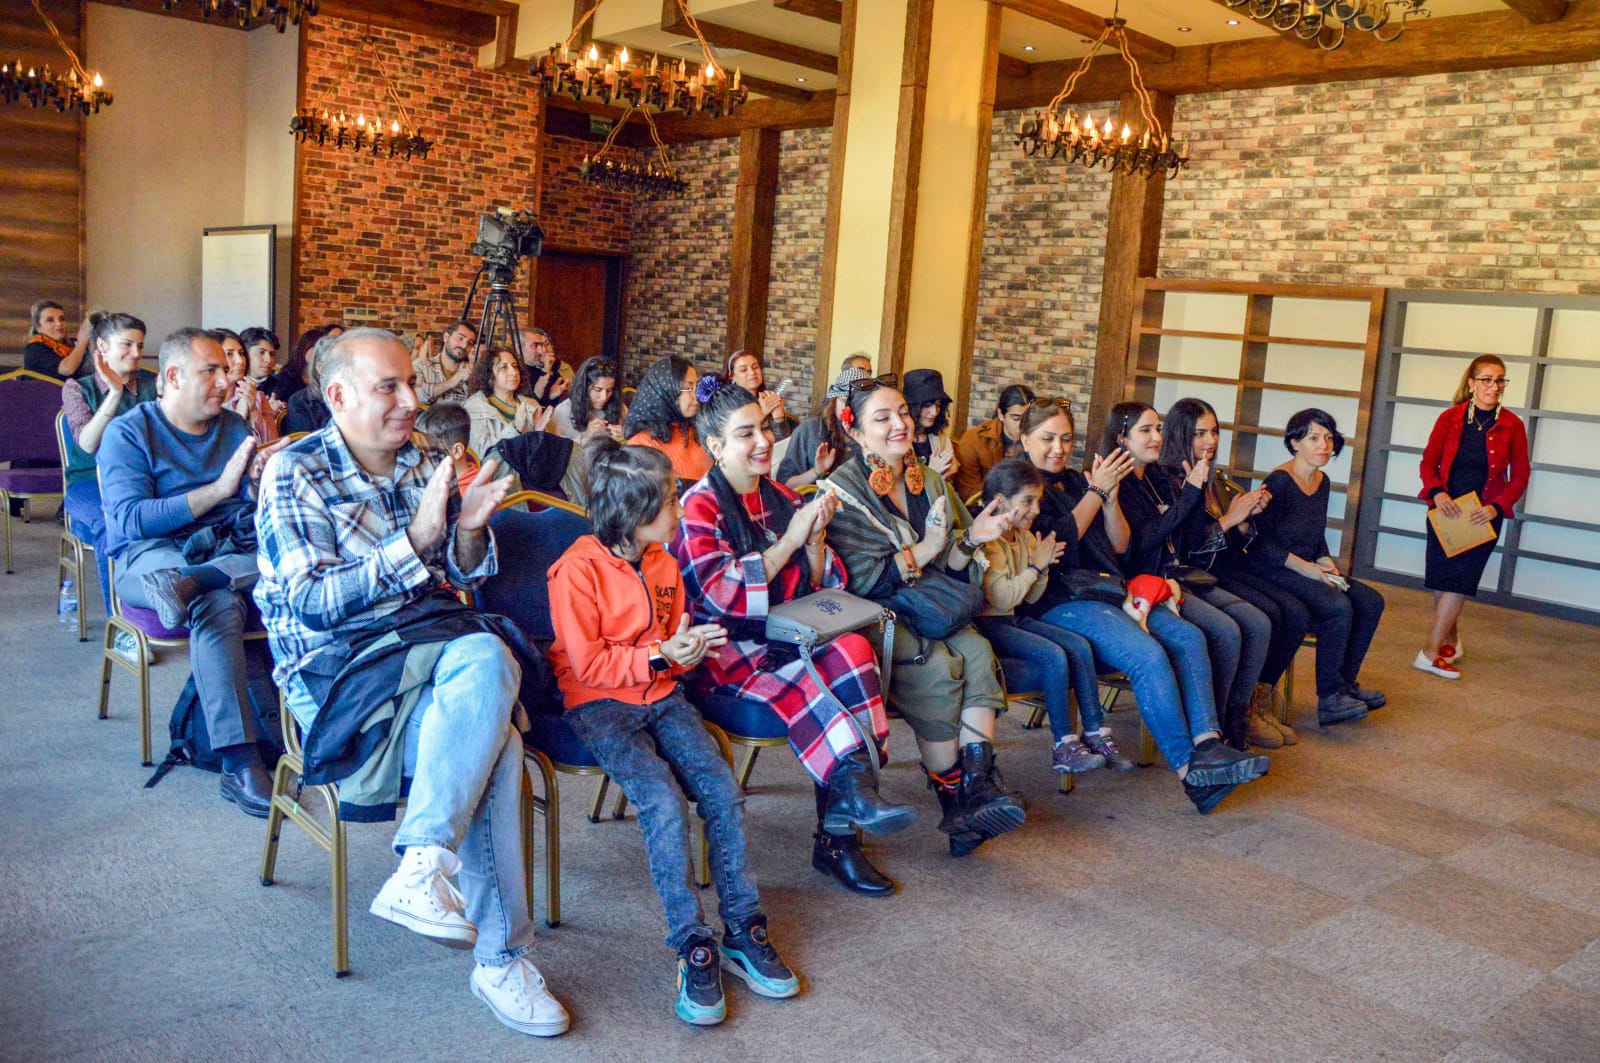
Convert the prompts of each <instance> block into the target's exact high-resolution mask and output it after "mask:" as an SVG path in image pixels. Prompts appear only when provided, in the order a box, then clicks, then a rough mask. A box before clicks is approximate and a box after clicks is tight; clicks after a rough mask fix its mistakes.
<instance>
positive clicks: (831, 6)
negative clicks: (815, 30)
mask: <svg viewBox="0 0 1600 1063" xmlns="http://www.w3.org/2000/svg"><path fill="white" fill-rule="evenodd" d="M772 6H773V7H775V8H777V9H778V10H779V11H790V12H793V13H794V14H796V15H810V16H811V17H812V18H820V19H821V20H822V21H824V22H831V23H833V24H834V25H835V26H837V25H838V24H839V23H840V22H841V21H843V19H844V4H842V3H840V0H773V3H772Z"/></svg>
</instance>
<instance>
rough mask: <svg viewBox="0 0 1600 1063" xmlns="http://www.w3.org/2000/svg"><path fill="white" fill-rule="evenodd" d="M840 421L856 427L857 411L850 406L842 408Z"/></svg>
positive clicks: (846, 425) (850, 426)
mask: <svg viewBox="0 0 1600 1063" xmlns="http://www.w3.org/2000/svg"><path fill="white" fill-rule="evenodd" d="M839 423H840V424H842V425H844V426H845V427H846V428H854V427H855V426H856V411H854V410H852V409H851V408H850V407H848V406H846V407H845V408H844V409H842V410H840V411H839Z"/></svg>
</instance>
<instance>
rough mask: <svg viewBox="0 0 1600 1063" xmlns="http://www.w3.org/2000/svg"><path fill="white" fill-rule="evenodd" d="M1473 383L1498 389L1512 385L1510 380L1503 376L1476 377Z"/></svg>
mask: <svg viewBox="0 0 1600 1063" xmlns="http://www.w3.org/2000/svg"><path fill="white" fill-rule="evenodd" d="M1472 382H1473V383H1474V384H1486V385H1492V386H1494V387H1497V388H1503V387H1505V386H1506V385H1507V384H1509V383H1511V381H1510V380H1508V379H1507V378H1506V377H1503V376H1475V377H1473V378H1472Z"/></svg>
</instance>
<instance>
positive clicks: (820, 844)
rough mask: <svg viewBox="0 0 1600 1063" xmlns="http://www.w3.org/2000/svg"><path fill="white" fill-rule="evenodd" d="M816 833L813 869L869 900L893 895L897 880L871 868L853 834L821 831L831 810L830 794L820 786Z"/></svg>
mask: <svg viewBox="0 0 1600 1063" xmlns="http://www.w3.org/2000/svg"><path fill="white" fill-rule="evenodd" d="M816 793H817V830H816V833H815V834H813V835H812V838H813V839H815V844H813V845H812V847H811V866H812V867H814V868H816V869H817V870H818V871H825V872H827V873H828V874H830V875H832V876H833V877H834V878H836V879H838V880H839V885H841V886H843V887H844V888H845V889H847V890H850V891H851V892H852V893H860V894H862V895H864V896H867V897H887V896H889V895H890V894H892V893H893V892H894V889H895V886H894V879H892V878H890V877H889V876H888V875H885V874H884V873H883V872H882V871H879V870H878V869H877V868H876V867H874V866H873V865H872V861H870V860H868V859H867V854H866V853H864V852H862V851H861V841H860V839H859V838H857V837H856V832H855V831H853V830H849V831H841V832H839V833H838V834H833V833H831V832H829V831H827V830H824V829H823V827H822V817H823V813H824V812H825V811H826V810H827V807H828V790H827V788H825V787H822V786H818V787H817V788H816Z"/></svg>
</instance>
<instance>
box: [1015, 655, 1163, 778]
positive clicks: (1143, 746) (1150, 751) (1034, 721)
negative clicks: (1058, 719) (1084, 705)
mask: <svg viewBox="0 0 1600 1063" xmlns="http://www.w3.org/2000/svg"><path fill="white" fill-rule="evenodd" d="M1098 684H1099V687H1100V707H1101V708H1103V709H1104V710H1105V711H1106V712H1107V713H1112V712H1116V711H1117V699H1119V698H1120V697H1122V695H1123V694H1125V693H1132V692H1133V684H1132V683H1131V682H1129V680H1128V677H1127V676H1125V675H1123V674H1122V673H1121V672H1113V673H1111V674H1109V675H1104V676H1101V677H1099V679H1098ZM1033 697H1035V695H1030V694H1019V695H1015V696H1014V697H1013V700H1016V701H1028V700H1031V699H1032V698H1033ZM1076 704H1077V703H1076V701H1075V700H1074V701H1073V705H1074V710H1073V711H1074V715H1076V711H1077V710H1076ZM1044 718H1045V711H1044V703H1043V702H1040V701H1034V703H1033V711H1032V712H1030V713H1029V714H1028V719H1027V720H1026V721H1025V722H1024V723H1023V725H1022V726H1023V727H1024V728H1026V729H1028V730H1030V731H1032V730H1036V729H1038V728H1039V727H1041V726H1043V724H1044ZM1155 762H1156V743H1155V739H1154V738H1152V737H1151V736H1150V728H1148V727H1146V726H1145V722H1144V717H1143V716H1140V717H1139V759H1138V761H1137V763H1138V765H1139V767H1141V768H1148V767H1149V766H1150V765H1152V764H1154V763H1155ZM1056 785H1057V789H1059V790H1060V792H1061V793H1064V794H1070V793H1071V792H1072V791H1073V789H1074V788H1075V787H1076V786H1077V783H1076V781H1075V780H1074V779H1073V777H1072V773H1071V772H1066V773H1064V774H1062V776H1061V778H1060V781H1059V782H1058V783H1057V784H1056Z"/></svg>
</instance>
